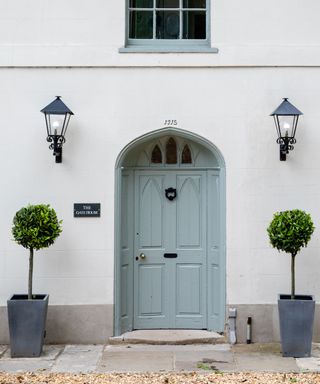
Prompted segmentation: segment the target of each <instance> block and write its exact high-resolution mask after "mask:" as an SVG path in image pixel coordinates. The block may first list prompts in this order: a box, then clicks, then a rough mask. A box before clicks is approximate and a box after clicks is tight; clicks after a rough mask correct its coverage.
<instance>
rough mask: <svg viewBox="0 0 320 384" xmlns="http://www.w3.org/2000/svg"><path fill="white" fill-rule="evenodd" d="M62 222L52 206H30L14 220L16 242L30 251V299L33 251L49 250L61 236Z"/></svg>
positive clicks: (30, 292) (29, 295)
mask: <svg viewBox="0 0 320 384" xmlns="http://www.w3.org/2000/svg"><path fill="white" fill-rule="evenodd" d="M61 223H62V221H59V220H58V218H57V214H56V212H55V210H54V209H53V208H51V207H50V205H44V204H39V205H28V206H27V207H23V208H21V209H20V210H19V211H18V212H17V213H16V214H15V216H14V218H13V227H12V234H13V237H14V240H15V241H16V242H17V243H18V244H20V245H22V246H23V247H24V248H27V249H29V250H30V257H29V285H28V299H32V275H33V251H34V249H36V250H39V249H42V248H47V247H49V246H50V245H51V244H53V243H54V241H55V240H56V238H57V237H58V236H59V235H60V233H61V231H62V228H61Z"/></svg>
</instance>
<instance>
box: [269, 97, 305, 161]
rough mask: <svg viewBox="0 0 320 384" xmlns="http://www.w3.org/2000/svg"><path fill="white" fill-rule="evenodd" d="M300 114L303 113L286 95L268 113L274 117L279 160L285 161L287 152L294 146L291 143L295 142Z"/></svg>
mask: <svg viewBox="0 0 320 384" xmlns="http://www.w3.org/2000/svg"><path fill="white" fill-rule="evenodd" d="M300 115H303V113H302V112H300V111H299V109H297V108H296V107H295V106H294V105H292V104H291V103H290V102H289V101H288V98H286V97H285V98H284V99H283V102H282V103H281V104H280V105H279V107H278V108H277V109H276V110H275V111H274V112H273V113H271V115H270V116H273V118H274V123H275V125H276V129H277V133H278V138H277V143H278V144H279V145H280V160H281V161H286V159H287V154H288V153H289V151H292V150H293V148H294V146H293V144H295V143H296V139H295V135H296V130H297V125H298V119H299V116H300Z"/></svg>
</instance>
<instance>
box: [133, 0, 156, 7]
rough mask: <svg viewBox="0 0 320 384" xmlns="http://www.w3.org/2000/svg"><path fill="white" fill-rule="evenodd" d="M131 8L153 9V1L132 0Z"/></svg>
mask: <svg viewBox="0 0 320 384" xmlns="http://www.w3.org/2000/svg"><path fill="white" fill-rule="evenodd" d="M129 7H130V8H153V0H130V2H129Z"/></svg>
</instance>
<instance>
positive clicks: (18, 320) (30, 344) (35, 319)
mask: <svg viewBox="0 0 320 384" xmlns="http://www.w3.org/2000/svg"><path fill="white" fill-rule="evenodd" d="M48 301H49V295H34V299H33V300H28V296H27V295H13V296H12V297H11V299H10V300H8V301H7V306H8V320H9V332H10V347H11V357H39V356H40V354H41V352H42V345H43V340H44V337H45V325H46V319H47V310H48Z"/></svg>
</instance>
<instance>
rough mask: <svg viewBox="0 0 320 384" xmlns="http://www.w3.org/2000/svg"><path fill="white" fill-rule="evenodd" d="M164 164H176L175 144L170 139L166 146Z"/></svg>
mask: <svg viewBox="0 0 320 384" xmlns="http://www.w3.org/2000/svg"><path fill="white" fill-rule="evenodd" d="M166 163H167V164H177V143H176V142H175V140H174V139H173V138H172V137H170V139H169V140H168V141H167V145H166Z"/></svg>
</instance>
